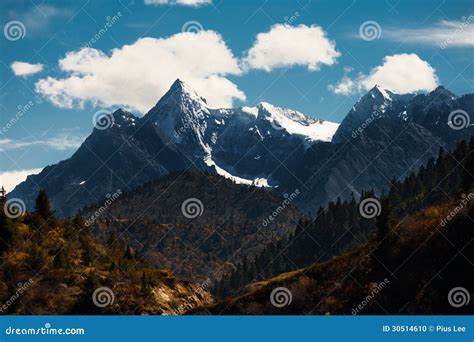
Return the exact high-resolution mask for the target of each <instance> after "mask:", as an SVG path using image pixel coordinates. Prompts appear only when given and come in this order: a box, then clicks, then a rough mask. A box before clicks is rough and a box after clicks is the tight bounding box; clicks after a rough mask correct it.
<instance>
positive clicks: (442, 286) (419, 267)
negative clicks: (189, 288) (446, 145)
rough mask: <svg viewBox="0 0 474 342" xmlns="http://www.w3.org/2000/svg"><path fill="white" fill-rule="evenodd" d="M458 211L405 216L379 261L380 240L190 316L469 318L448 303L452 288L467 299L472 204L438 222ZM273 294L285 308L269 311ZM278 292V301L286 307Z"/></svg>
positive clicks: (473, 237)
mask: <svg viewBox="0 0 474 342" xmlns="http://www.w3.org/2000/svg"><path fill="white" fill-rule="evenodd" d="M471 196H473V195H472V193H471ZM459 205H460V202H459V199H456V200H454V201H452V202H449V203H447V204H446V205H442V206H433V207H429V208H427V209H425V210H422V211H420V212H418V213H415V214H413V215H410V216H409V217H407V218H406V219H405V220H404V221H403V222H402V223H401V224H400V225H399V226H398V227H397V228H396V229H395V230H394V231H393V235H392V237H391V238H390V244H385V246H384V247H383V248H384V251H383V255H384V257H383V263H381V259H382V258H381V255H382V253H381V251H380V249H381V248H380V246H381V243H382V242H381V241H378V240H373V241H371V242H370V243H368V244H367V245H365V246H363V247H361V248H358V249H354V250H353V251H351V252H349V253H347V254H344V255H342V256H340V257H334V258H333V259H331V260H330V261H328V262H325V263H321V264H316V265H314V266H311V267H308V268H305V269H301V270H298V271H294V272H290V273H285V274H281V275H280V276H278V277H276V278H273V279H269V280H266V281H262V282H259V283H255V284H252V285H251V286H250V287H249V289H248V291H249V293H248V294H246V295H243V296H241V297H237V298H229V299H227V300H225V301H223V302H220V303H218V304H216V305H213V306H210V307H206V308H202V309H196V310H193V311H191V313H194V314H215V315H216V314H240V315H242V314H243V315H263V314H278V315H293V314H314V315H325V314H345V315H350V314H379V315H380V314H382V315H383V314H425V315H426V314H438V315H439V314H472V310H473V304H472V303H471V304H469V305H466V306H462V307H459V308H456V307H453V306H451V305H450V304H449V301H448V293H449V292H450V290H451V289H453V288H456V287H464V288H467V289H470V291H471V292H470V297H471V298H472V296H473V292H472V279H471V275H472V271H473V266H472V265H473V261H474V258H473V255H472V249H473V247H474V246H473V242H474V235H473V232H472V228H471V227H472V219H470V218H471V217H474V210H473V205H472V202H469V204H468V208H466V207H465V205H464V208H463V209H462V210H461V211H460V212H458V213H457V215H456V216H455V217H454V219H453V220H452V221H450V222H449V223H448V224H446V225H444V226H443V225H441V224H440V223H441V222H442V220H443V219H444V218H445V217H446V216H447V215H449V214H450V212H451V211H452V210H453V208H456V207H458V206H459ZM277 288H286V289H287V290H288V291H289V293H291V303H290V304H289V305H286V306H282V307H280V308H279V307H276V306H274V305H272V303H271V300H270V299H271V298H272V295H271V293H272V291H274V290H275V289H277ZM282 293H283V292H282V291H281V290H280V295H281V297H280V299H279V300H280V301H281V302H277V303H288V301H289V300H288V298H289V297H285V295H282ZM273 298H275V297H273ZM275 300H276V299H274V301H275Z"/></svg>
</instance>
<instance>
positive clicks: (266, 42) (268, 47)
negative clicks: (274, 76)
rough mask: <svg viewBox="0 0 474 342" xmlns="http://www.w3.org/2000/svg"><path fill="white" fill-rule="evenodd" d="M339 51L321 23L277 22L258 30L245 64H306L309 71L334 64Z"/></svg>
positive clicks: (255, 66)
mask: <svg viewBox="0 0 474 342" xmlns="http://www.w3.org/2000/svg"><path fill="white" fill-rule="evenodd" d="M339 56H340V53H339V52H338V51H337V50H336V45H335V43H334V42H333V41H331V40H329V38H328V37H327V36H326V32H324V31H323V29H322V28H321V27H319V26H316V25H312V26H306V25H299V26H290V25H287V24H277V25H274V26H272V27H271V29H270V31H268V32H264V33H259V34H258V35H257V38H256V40H255V42H254V44H253V46H252V47H251V48H250V49H249V50H248V51H247V53H246V56H245V57H244V60H243V64H244V66H245V67H246V68H248V69H262V70H265V71H270V70H272V69H275V68H281V67H291V66H305V67H307V68H308V70H310V71H315V70H317V69H319V67H320V65H321V64H324V65H332V64H334V63H335V62H336V59H337V57H339Z"/></svg>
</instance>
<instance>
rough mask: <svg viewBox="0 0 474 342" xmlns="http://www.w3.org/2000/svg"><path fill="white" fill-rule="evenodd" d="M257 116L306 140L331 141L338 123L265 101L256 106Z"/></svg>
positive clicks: (274, 126)
mask: <svg viewBox="0 0 474 342" xmlns="http://www.w3.org/2000/svg"><path fill="white" fill-rule="evenodd" d="M257 109H258V118H259V119H260V120H267V121H269V122H270V124H271V125H272V127H273V128H275V129H277V130H285V131H286V132H288V133H289V134H292V135H297V136H301V137H303V138H304V139H305V140H306V141H309V142H313V141H318V140H320V141H331V139H332V136H333V135H334V133H335V132H336V130H337V128H338V127H339V124H337V123H334V122H330V121H324V120H321V119H315V118H311V117H309V116H306V115H304V114H303V113H300V112H298V111H296V110H292V109H287V108H280V107H276V106H273V105H271V104H269V103H267V102H261V103H260V104H259V105H258V106H257Z"/></svg>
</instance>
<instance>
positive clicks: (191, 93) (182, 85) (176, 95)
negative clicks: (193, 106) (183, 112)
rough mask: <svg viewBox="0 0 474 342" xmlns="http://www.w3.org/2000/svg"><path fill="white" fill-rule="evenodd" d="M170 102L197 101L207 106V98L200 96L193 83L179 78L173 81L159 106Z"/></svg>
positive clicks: (180, 103)
mask: <svg viewBox="0 0 474 342" xmlns="http://www.w3.org/2000/svg"><path fill="white" fill-rule="evenodd" d="M168 102H174V103H176V104H178V105H182V104H183V103H186V102H196V103H197V104H199V105H200V106H204V107H207V101H206V99H205V98H204V97H202V96H200V95H199V94H198V93H197V92H196V91H195V90H194V88H193V87H192V86H191V85H189V84H188V83H186V82H184V81H182V80H181V79H179V78H178V79H176V80H175V81H174V82H173V84H172V85H171V87H170V88H169V90H168V91H167V92H166V93H165V94H164V95H163V97H162V98H161V99H160V100H159V101H158V103H157V106H159V105H164V104H167V103H168Z"/></svg>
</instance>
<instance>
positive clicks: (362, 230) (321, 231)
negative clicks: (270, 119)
mask: <svg viewBox="0 0 474 342" xmlns="http://www.w3.org/2000/svg"><path fill="white" fill-rule="evenodd" d="M473 151H474V139H471V141H470V143H469V144H467V143H466V142H461V143H459V144H458V145H457V148H456V149H455V150H454V151H453V152H451V153H447V152H445V151H444V150H443V149H441V150H440V151H439V154H438V158H437V160H436V161H435V159H434V158H430V159H429V160H428V162H427V164H426V165H424V166H422V167H421V168H420V170H419V172H418V174H415V173H411V174H410V175H408V176H407V177H406V179H405V180H403V181H396V180H394V181H392V186H391V188H390V191H389V193H388V200H389V202H390V203H391V206H392V207H393V212H394V215H393V216H394V219H397V220H399V221H403V219H404V218H405V216H406V215H408V214H411V213H415V212H416V211H417V210H423V209H426V208H427V207H429V206H433V205H444V204H445V203H450V202H452V201H453V199H454V198H462V197H463V196H464V195H463V194H465V193H467V191H468V190H469V189H470V187H472V186H473V183H474V182H473V176H472V172H471V171H472V170H474V164H473V162H474V156H473V153H472V152H473ZM367 201H368V202H367ZM380 202H381V201H379V200H378V199H376V196H375V194H374V193H373V192H364V193H363V194H362V197H361V200H360V202H359V201H356V200H355V199H354V198H352V199H351V200H348V201H341V200H340V199H338V200H337V201H335V202H331V203H329V205H328V206H327V207H325V208H320V209H319V210H318V213H317V217H316V219H315V220H314V221H300V222H299V223H298V226H297V227H296V230H295V233H294V235H292V236H290V237H289V238H288V239H285V240H281V241H279V242H277V243H273V244H271V245H269V246H268V247H267V248H266V249H265V250H264V251H263V252H262V253H261V254H260V255H258V256H257V257H256V258H254V259H249V260H247V261H246V264H241V265H239V267H238V268H237V269H236V270H235V271H233V272H232V273H231V274H227V275H226V276H225V277H224V278H223V279H222V280H221V281H220V282H219V283H218V286H217V287H216V289H215V292H216V293H217V294H218V295H220V296H226V295H229V294H235V293H239V292H241V291H242V290H243V288H244V286H245V285H246V284H248V283H250V282H254V281H258V280H261V279H265V278H271V277H273V276H276V275H277V274H280V273H282V272H287V271H290V270H294V269H296V268H301V267H306V266H308V265H311V264H312V263H314V262H318V261H324V260H328V259H329V258H330V257H332V256H334V255H340V254H342V253H343V252H344V251H347V249H348V248H350V247H354V246H357V245H361V244H364V243H365V242H367V241H368V240H369V239H370V238H371V237H372V236H373V234H374V231H375V230H376V220H375V219H370V218H367V217H366V216H364V215H362V212H363V211H362V209H363V208H364V205H363V203H369V204H371V205H372V209H374V211H375V213H377V212H379V213H380V209H377V205H378V206H380ZM377 210H378V211H377ZM248 265H255V267H253V268H249V267H248ZM246 266H247V267H246Z"/></svg>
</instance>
